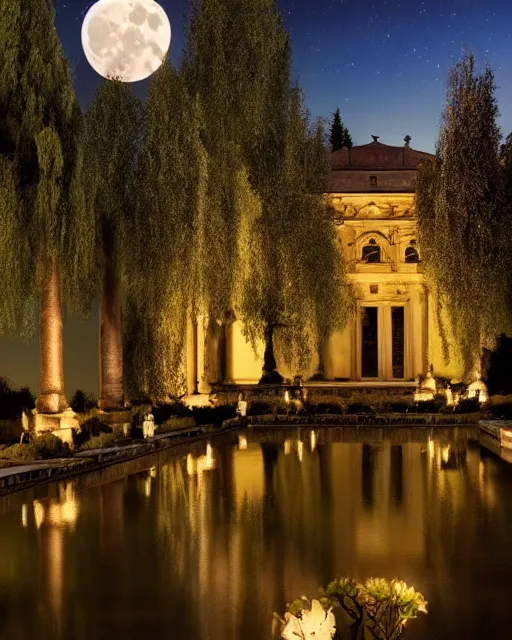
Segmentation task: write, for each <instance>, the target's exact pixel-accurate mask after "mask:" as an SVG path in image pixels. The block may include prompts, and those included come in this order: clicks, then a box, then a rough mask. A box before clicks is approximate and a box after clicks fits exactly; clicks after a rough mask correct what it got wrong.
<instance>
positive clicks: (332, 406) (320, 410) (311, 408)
mask: <svg viewBox="0 0 512 640" xmlns="http://www.w3.org/2000/svg"><path fill="white" fill-rule="evenodd" d="M306 406H307V410H308V412H309V413H312V414H314V415H323V414H326V413H327V414H330V415H331V414H332V415H341V414H342V413H344V412H345V407H344V406H343V405H342V404H341V402H318V403H308V404H307V405H306Z"/></svg>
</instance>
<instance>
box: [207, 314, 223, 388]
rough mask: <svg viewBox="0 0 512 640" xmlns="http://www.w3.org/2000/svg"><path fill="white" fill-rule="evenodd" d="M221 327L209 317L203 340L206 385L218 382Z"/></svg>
mask: <svg viewBox="0 0 512 640" xmlns="http://www.w3.org/2000/svg"><path fill="white" fill-rule="evenodd" d="M221 329H222V327H220V326H219V324H218V323H217V321H216V320H215V319H214V318H212V317H210V318H209V319H208V324H207V329H206V340H205V352H204V355H205V365H204V367H205V382H206V384H208V385H211V384H216V383H218V382H220V353H219V351H220V346H221V345H220V337H221V336H220V333H221Z"/></svg>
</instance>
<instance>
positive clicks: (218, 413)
mask: <svg viewBox="0 0 512 640" xmlns="http://www.w3.org/2000/svg"><path fill="white" fill-rule="evenodd" d="M192 415H193V416H194V420H195V422H196V424H197V425H198V426H200V425H205V424H222V423H223V422H224V420H230V419H231V418H235V417H236V407H235V406H234V405H229V404H223V405H220V406H218V407H194V409H193V412H192Z"/></svg>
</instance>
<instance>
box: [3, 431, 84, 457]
mask: <svg viewBox="0 0 512 640" xmlns="http://www.w3.org/2000/svg"><path fill="white" fill-rule="evenodd" d="M70 455H71V453H70V450H69V445H68V444H67V443H65V442H62V440H61V439H60V438H57V436H54V435H52V434H45V435H42V436H38V437H37V438H35V439H34V440H32V441H31V442H30V443H29V444H13V445H12V446H10V447H7V448H5V449H2V450H1V451H0V458H6V459H8V460H50V459H52V458H67V457H68V456H70Z"/></svg>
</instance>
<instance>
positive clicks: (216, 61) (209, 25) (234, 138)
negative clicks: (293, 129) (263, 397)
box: [182, 0, 275, 377]
mask: <svg viewBox="0 0 512 640" xmlns="http://www.w3.org/2000/svg"><path fill="white" fill-rule="evenodd" d="M274 14H275V12H273V11H272V3H271V2H269V1H268V0H251V2H242V1H241V0H193V1H192V3H191V7H190V13H189V18H188V22H187V26H186V34H187V38H186V46H185V51H184V58H183V67H182V71H183V75H184V79H185V82H186V85H187V88H188V91H189V94H190V96H191V99H192V100H194V101H195V102H196V103H197V105H198V106H199V109H200V112H201V116H202V127H201V140H202V142H203V144H204V148H205V151H206V153H207V183H206V207H205V215H204V216H203V218H202V222H201V223H200V226H199V227H198V234H197V238H196V239H197V252H196V255H197V256H198V260H197V264H198V271H197V277H198V281H199V282H200V283H201V284H200V289H199V297H198V299H197V302H198V308H199V309H200V310H201V311H202V312H203V317H205V318H208V319H209V321H210V336H212V335H213V334H216V335H217V337H218V339H219V341H220V339H221V337H222V332H223V329H222V328H221V329H220V331H219V325H224V326H225V325H227V324H229V323H230V322H231V321H232V320H233V317H234V315H233V311H234V310H235V309H236V308H238V307H239V305H240V302H241V296H242V292H243V291H244V282H245V278H246V275H247V273H248V271H249V270H250V260H251V255H250V248H249V238H250V236H251V228H252V226H253V224H254V221H255V220H256V218H257V217H258V215H259V210H260V202H259V196H258V195H257V194H256V193H255V192H254V189H253V187H252V185H251V177H250V172H249V165H248V161H247V157H246V155H247V151H248V150H250V149H251V148H252V147H253V146H254V145H255V144H256V140H257V138H258V136H259V135H260V132H261V130H262V126H263V108H264V102H265V87H266V84H267V75H266V74H267V71H268V67H269V64H268V61H269V59H270V58H271V57H272V51H273V47H274V41H266V40H265V36H266V34H268V32H269V29H268V24H269V23H271V22H272V21H273V20H274V19H275V16H274ZM219 332H220V336H219ZM207 368H208V369H209V374H210V375H211V376H212V377H219V375H220V376H222V372H220V371H219V370H218V367H217V364H216V363H214V362H211V361H210V362H208V363H207Z"/></svg>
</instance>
